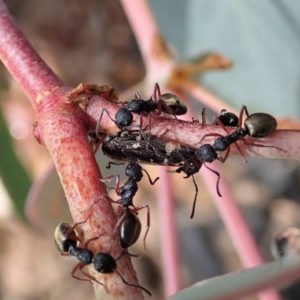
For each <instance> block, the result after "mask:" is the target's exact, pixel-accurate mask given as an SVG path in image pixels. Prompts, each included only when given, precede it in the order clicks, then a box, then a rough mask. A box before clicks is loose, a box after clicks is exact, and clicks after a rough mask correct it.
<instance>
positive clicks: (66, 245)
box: [54, 223, 78, 253]
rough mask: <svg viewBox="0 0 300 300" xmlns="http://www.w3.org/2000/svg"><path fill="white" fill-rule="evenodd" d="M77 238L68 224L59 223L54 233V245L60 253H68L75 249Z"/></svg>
mask: <svg viewBox="0 0 300 300" xmlns="http://www.w3.org/2000/svg"><path fill="white" fill-rule="evenodd" d="M77 241H78V238H77V236H76V233H75V230H74V229H73V227H72V226H71V225H70V224H68V223H60V224H58V225H57V226H56V228H55V231H54V243H55V246H56V248H57V249H58V251H59V252H61V253H68V252H69V250H70V248H71V247H76V244H77Z"/></svg>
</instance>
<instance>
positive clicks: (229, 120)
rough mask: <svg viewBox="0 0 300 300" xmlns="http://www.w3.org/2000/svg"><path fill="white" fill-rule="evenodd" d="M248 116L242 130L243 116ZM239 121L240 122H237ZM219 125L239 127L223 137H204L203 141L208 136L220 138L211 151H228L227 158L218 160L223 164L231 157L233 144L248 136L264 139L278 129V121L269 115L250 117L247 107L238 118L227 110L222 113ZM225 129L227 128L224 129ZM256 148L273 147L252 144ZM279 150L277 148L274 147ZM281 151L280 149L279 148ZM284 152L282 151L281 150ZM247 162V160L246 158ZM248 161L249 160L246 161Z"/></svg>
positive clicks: (260, 114)
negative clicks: (230, 152)
mask: <svg viewBox="0 0 300 300" xmlns="http://www.w3.org/2000/svg"><path fill="white" fill-rule="evenodd" d="M244 113H245V114H246V116H247V117H246V119H245V120H244V128H242V127H241V126H242V122H243V114H244ZM218 120H220V122H218ZM237 120H238V122H237ZM216 121H217V123H218V124H220V125H221V126H223V125H226V126H229V124H231V125H230V126H232V127H237V128H236V130H235V131H233V132H232V133H230V134H228V135H226V136H222V135H220V134H208V135H205V136H203V138H202V140H203V139H204V138H205V137H207V136H218V138H216V139H215V141H214V143H213V145H212V146H211V147H212V148H213V150H210V151H211V152H213V151H214V150H215V151H225V150H227V152H226V154H225V156H224V157H223V158H220V157H218V159H219V160H220V161H222V162H224V161H226V159H227V157H228V155H229V151H230V149H229V147H230V145H231V144H233V143H236V142H237V141H239V140H241V139H243V138H244V137H245V136H246V135H249V136H250V137H252V138H262V137H266V136H268V135H270V134H272V133H273V132H274V131H275V130H276V129H277V121H276V119H275V118H274V117H273V116H271V115H270V114H267V113H253V114H251V115H249V112H248V110H247V107H246V106H245V105H243V106H242V109H241V111H240V117H239V118H237V116H236V115H235V114H233V113H231V112H227V111H226V110H222V111H221V115H220V116H219V117H218V118H217V120H216ZM224 129H225V128H224ZM206 145H207V147H209V145H208V144H206ZM252 145H254V146H259V147H273V146H266V145H261V144H252ZM237 146H238V145H237ZM274 148H277V147H274ZM278 149H280V148H278ZM238 150H239V152H240V153H241V155H242V156H243V157H244V158H245V156H244V154H243V153H242V151H241V150H240V148H239V147H238ZM280 150H282V149H280ZM245 160H246V158H245ZM246 161H247V160H246Z"/></svg>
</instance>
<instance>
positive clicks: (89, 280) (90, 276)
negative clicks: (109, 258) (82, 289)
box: [71, 263, 107, 292]
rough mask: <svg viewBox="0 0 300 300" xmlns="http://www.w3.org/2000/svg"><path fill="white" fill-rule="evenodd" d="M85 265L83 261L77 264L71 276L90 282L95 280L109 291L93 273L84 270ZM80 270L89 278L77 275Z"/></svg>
mask: <svg viewBox="0 0 300 300" xmlns="http://www.w3.org/2000/svg"><path fill="white" fill-rule="evenodd" d="M84 267H85V265H82V264H81V263H79V264H77V266H75V268H74V269H73V271H72V273H71V276H72V277H73V278H75V279H77V280H81V281H88V282H89V283H91V284H92V282H93V281H94V282H97V283H98V284H100V285H102V286H103V287H104V288H105V291H106V292H107V289H106V286H105V285H104V284H103V283H102V282H100V281H98V280H97V279H96V278H95V277H94V276H92V275H91V274H89V273H87V272H85V271H84V270H83V268H84ZM78 270H79V271H80V272H81V273H82V274H83V275H85V276H86V277H87V278H89V279H84V278H81V277H79V276H77V275H75V273H76V272H77V271H78Z"/></svg>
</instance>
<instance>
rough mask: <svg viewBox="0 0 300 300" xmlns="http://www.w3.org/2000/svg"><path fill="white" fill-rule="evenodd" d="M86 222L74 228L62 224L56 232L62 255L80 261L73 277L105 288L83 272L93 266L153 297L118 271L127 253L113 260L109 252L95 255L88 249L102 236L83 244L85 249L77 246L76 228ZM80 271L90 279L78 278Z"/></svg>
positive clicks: (57, 244) (57, 245) (58, 247)
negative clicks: (121, 260) (119, 264)
mask: <svg viewBox="0 0 300 300" xmlns="http://www.w3.org/2000/svg"><path fill="white" fill-rule="evenodd" d="M84 222H85V221H84ZM84 222H80V223H76V224H74V225H73V226H71V225H69V224H68V223H61V224H59V225H57V227H56V229H55V231H54V241H55V244H56V247H57V249H58V250H59V251H60V253H61V255H68V256H74V257H76V258H77V259H78V260H79V263H78V264H77V265H76V266H75V267H74V268H73V270H72V273H71V275H72V277H73V278H75V279H77V280H82V281H88V282H92V281H94V282H97V283H98V284H100V285H102V286H104V287H105V285H104V284H103V283H101V282H99V281H98V280H97V279H96V278H95V277H94V276H92V275H90V274H89V273H87V272H85V271H84V270H83V268H84V267H86V266H87V265H90V264H93V266H94V269H95V270H96V271H97V272H99V273H102V274H109V273H117V274H118V276H119V277H120V278H121V280H122V281H123V283H124V284H126V285H128V286H131V287H134V288H139V289H141V290H143V291H144V292H146V293H147V294H148V295H149V296H151V293H150V292H149V291H148V290H147V289H146V288H144V287H142V286H140V285H138V284H133V283H129V282H127V281H126V280H125V279H124V277H123V276H122V275H121V273H120V272H119V271H118V270H117V261H118V260H119V259H120V258H121V257H122V256H123V255H124V254H126V252H122V253H121V254H120V255H119V257H117V258H113V257H112V256H111V255H110V253H107V252H98V253H96V254H94V253H93V252H92V251H91V250H90V249H88V245H89V244H90V243H91V242H92V241H95V240H96V239H98V238H99V237H100V236H97V237H94V238H91V239H89V240H87V241H86V242H85V243H84V244H83V247H79V246H77V243H78V241H80V239H79V238H78V237H77V235H76V232H75V228H76V226H78V225H79V224H82V223H84ZM78 270H80V271H81V273H83V274H84V275H85V276H86V277H87V278H88V279H84V278H81V277H79V276H77V275H76V274H75V273H76V272H77V271H78Z"/></svg>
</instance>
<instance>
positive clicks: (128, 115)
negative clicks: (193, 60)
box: [96, 83, 187, 133]
mask: <svg viewBox="0 0 300 300" xmlns="http://www.w3.org/2000/svg"><path fill="white" fill-rule="evenodd" d="M186 111H187V108H186V106H185V105H184V104H183V103H182V102H181V101H180V100H179V98H178V97H177V96H176V95H175V94H171V93H165V94H161V92H160V87H159V85H158V83H155V85H154V90H153V95H152V96H151V98H150V99H149V100H144V99H141V97H140V96H139V94H136V96H135V98H134V99H132V100H131V101H129V102H128V103H127V105H126V106H124V107H121V108H119V109H118V111H117V112H116V115H115V119H113V118H112V117H111V115H110V114H109V112H108V110H107V109H103V110H102V112H101V115H100V118H99V120H98V122H97V125H96V133H98V132H99V129H100V124H101V121H102V117H103V114H104V113H106V114H107V115H108V117H109V118H110V119H111V120H112V121H113V122H114V123H115V124H116V125H117V126H118V128H120V129H121V130H124V129H125V128H127V127H129V126H131V124H132V122H133V115H132V113H136V114H139V115H148V114H149V113H153V114H155V115H160V114H161V113H162V112H164V113H166V114H171V115H174V116H175V117H176V115H183V114H185V113H186ZM138 127H139V128H140V129H141V128H142V119H140V125H139V126H138Z"/></svg>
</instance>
